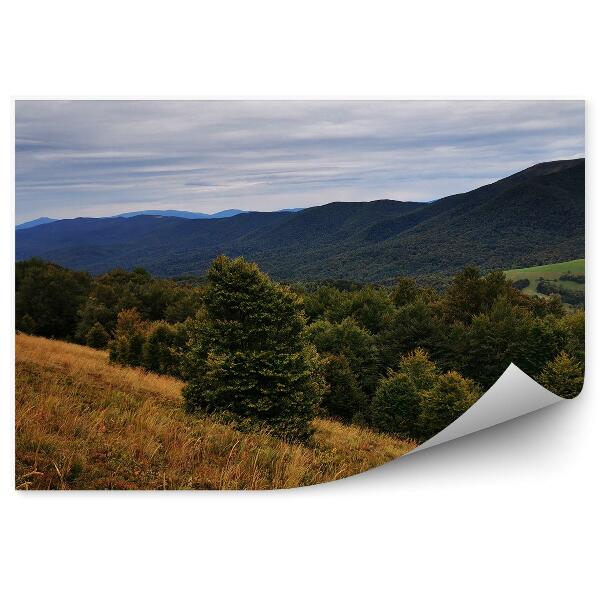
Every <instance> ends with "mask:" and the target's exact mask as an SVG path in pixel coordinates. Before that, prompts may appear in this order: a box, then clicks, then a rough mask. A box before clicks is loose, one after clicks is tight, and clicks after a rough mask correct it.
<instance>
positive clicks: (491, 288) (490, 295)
mask: <svg viewBox="0 0 600 600" xmlns="http://www.w3.org/2000/svg"><path fill="white" fill-rule="evenodd" d="M513 293H516V292H515V290H514V289H513V288H512V283H511V282H510V281H509V280H508V279H507V278H506V276H505V275H504V273H502V272H501V271H493V272H491V273H488V274H487V275H486V276H485V277H482V276H481V273H480V272H479V269H477V268H476V267H467V268H466V269H464V270H463V271H461V272H460V273H459V274H458V275H456V276H455V277H454V279H453V280H452V283H451V284H450V286H449V287H448V289H447V290H446V293H445V294H444V299H443V303H442V305H443V308H444V314H445V317H446V320H448V321H450V322H452V321H461V322H463V323H465V324H469V323H470V322H471V321H472V320H473V318H474V317H476V316H477V315H480V314H483V313H487V312H489V311H490V310H491V308H492V306H493V305H494V303H495V302H496V301H497V300H498V299H500V298H502V297H504V298H508V299H509V300H512V298H513Z"/></svg>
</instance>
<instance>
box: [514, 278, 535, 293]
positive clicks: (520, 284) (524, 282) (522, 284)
mask: <svg viewBox="0 0 600 600" xmlns="http://www.w3.org/2000/svg"><path fill="white" fill-rule="evenodd" d="M530 283H531V281H529V279H527V278H524V279H517V280H516V281H513V284H512V285H513V287H514V288H515V289H517V290H524V289H525V288H526V287H529V284H530Z"/></svg>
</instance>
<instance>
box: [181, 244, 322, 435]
mask: <svg viewBox="0 0 600 600" xmlns="http://www.w3.org/2000/svg"><path fill="white" fill-rule="evenodd" d="M207 280H208V288H207V289H206V292H205V295H204V304H205V307H206V318H205V320H203V321H202V322H200V323H198V324H197V327H195V329H194V331H193V333H192V340H191V347H190V352H189V354H188V359H187V362H188V365H187V374H188V380H187V385H186V387H185V388H184V391H183V394H184V397H185V399H186V402H187V406H188V408H189V409H192V410H195V409H201V410H204V411H207V412H226V413H231V414H233V415H235V416H236V417H237V418H240V419H248V420H250V421H253V422H258V423H261V424H263V425H265V426H266V427H267V428H269V429H270V430H272V431H273V432H274V433H276V434H278V435H280V436H282V437H284V438H287V439H296V440H305V439H307V438H308V437H309V435H310V433H311V426H310V422H311V420H312V418H313V417H314V416H315V415H316V414H317V408H318V404H319V402H320V399H321V396H322V394H323V391H324V383H323V380H322V377H321V375H320V372H319V358H318V355H317V352H316V350H315V348H314V346H312V345H310V344H308V343H307V342H306V339H305V335H304V333H305V317H304V313H303V311H302V302H301V299H300V298H299V297H298V296H297V295H295V294H293V293H292V292H291V291H289V290H288V289H287V288H285V287H283V286H281V285H279V284H276V283H274V282H272V281H271V280H270V279H269V277H267V275H265V274H264V273H261V271H260V270H259V269H258V267H257V266H256V265H255V264H251V263H248V262H246V261H245V260H243V259H242V258H237V259H235V260H232V259H229V258H227V257H225V256H220V257H219V258H217V259H216V260H215V261H214V262H213V264H212V265H211V267H210V269H209V271H208V276H207Z"/></svg>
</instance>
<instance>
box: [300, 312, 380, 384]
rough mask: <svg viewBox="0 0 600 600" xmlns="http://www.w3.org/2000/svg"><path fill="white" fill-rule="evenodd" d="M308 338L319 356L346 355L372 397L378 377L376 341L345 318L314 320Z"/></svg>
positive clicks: (360, 381) (308, 331) (361, 328)
mask: <svg viewBox="0 0 600 600" xmlns="http://www.w3.org/2000/svg"><path fill="white" fill-rule="evenodd" d="M307 335H308V338H309V340H310V341H311V342H312V343H313V344H314V345H315V346H316V348H317V350H318V351H319V353H321V354H335V355H337V356H342V355H343V356H345V357H346V358H347V359H348V362H349V363H350V368H351V369H352V372H353V373H354V374H355V375H356V377H357V379H358V380H359V383H360V385H361V387H362V389H363V391H365V392H366V393H367V394H371V393H372V392H373V391H374V390H375V385H376V383H377V379H378V377H379V354H378V350H377V345H376V339H375V336H373V335H371V334H370V333H369V332H368V331H366V330H365V329H364V328H363V327H361V326H360V325H358V324H357V323H356V321H354V319H351V318H346V319H344V320H343V321H342V322H341V323H330V322H329V321H324V320H319V321H316V322H315V323H312V324H311V325H310V326H309V328H308V330H307Z"/></svg>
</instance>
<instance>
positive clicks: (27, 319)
mask: <svg viewBox="0 0 600 600" xmlns="http://www.w3.org/2000/svg"><path fill="white" fill-rule="evenodd" d="M17 330H18V331H22V332H23V333H35V321H34V320H33V319H32V317H31V315H29V314H25V315H23V316H22V317H21V318H20V319H19V320H18V322H17Z"/></svg>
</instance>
